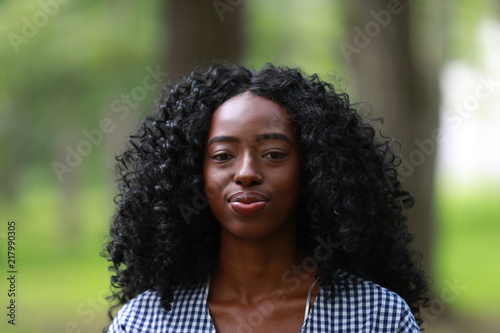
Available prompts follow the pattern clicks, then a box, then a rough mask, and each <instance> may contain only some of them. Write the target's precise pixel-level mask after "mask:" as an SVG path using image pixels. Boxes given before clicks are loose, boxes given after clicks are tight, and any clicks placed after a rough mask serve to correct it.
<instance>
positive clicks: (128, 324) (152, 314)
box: [108, 290, 167, 333]
mask: <svg viewBox="0 0 500 333" xmlns="http://www.w3.org/2000/svg"><path fill="white" fill-rule="evenodd" d="M166 315H167V313H166V311H165V310H164V309H163V308H162V307H161V305H160V296H159V295H158V294H157V293H156V292H154V291H151V290H147V291H145V292H143V293H142V294H140V295H138V296H136V297H134V298H132V299H131V300H130V301H128V302H127V303H126V304H125V305H123V307H122V308H121V309H120V311H118V313H117V314H116V317H115V318H114V320H113V323H112V324H111V326H110V328H109V331H108V333H117V332H132V331H133V332H136V331H137V332H143V331H144V332H147V328H148V327H149V326H150V325H151V324H152V321H153V320H161V319H162V318H164V317H165V316H166Z"/></svg>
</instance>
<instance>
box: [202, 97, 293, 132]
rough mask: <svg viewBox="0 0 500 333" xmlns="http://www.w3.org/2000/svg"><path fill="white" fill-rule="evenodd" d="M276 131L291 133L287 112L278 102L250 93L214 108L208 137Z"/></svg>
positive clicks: (291, 127) (291, 128)
mask: <svg viewBox="0 0 500 333" xmlns="http://www.w3.org/2000/svg"><path fill="white" fill-rule="evenodd" d="M252 131H257V132H259V133H266V132H270V133H271V132H278V133H285V134H288V135H292V136H293V132H294V130H293V124H292V121H291V120H290V119H289V114H288V112H287V111H286V110H285V109H284V108H283V107H282V106H281V105H280V104H278V103H276V102H274V101H271V100H268V99H266V98H264V97H260V96H255V95H252V94H250V93H243V94H240V95H237V96H235V97H233V98H231V99H229V100H227V101H226V102H224V103H223V104H222V105H221V106H219V107H218V108H217V110H215V112H214V114H213V116H212V121H211V124H210V131H209V136H213V135H220V134H222V133H224V134H226V135H227V134H229V133H232V134H238V133H239V134H240V135H242V134H245V133H247V134H248V132H252Z"/></svg>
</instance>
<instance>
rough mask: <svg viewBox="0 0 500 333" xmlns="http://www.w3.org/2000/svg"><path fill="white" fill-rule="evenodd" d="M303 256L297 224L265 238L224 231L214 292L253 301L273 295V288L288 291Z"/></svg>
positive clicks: (213, 278) (214, 275)
mask: <svg viewBox="0 0 500 333" xmlns="http://www.w3.org/2000/svg"><path fill="white" fill-rule="evenodd" d="M301 259H302V256H301V255H300V253H299V251H298V248H297V242H296V232H295V228H293V229H292V230H290V232H289V233H285V234H283V233H281V234H279V235H278V236H274V237H273V236H270V237H266V238H264V239H241V238H237V237H234V236H232V235H230V234H228V233H227V232H225V231H221V247H220V255H219V263H218V266H217V267H216V268H215V269H214V271H213V274H212V282H211V290H212V295H220V296H221V298H224V299H238V300H240V301H243V302H249V303H251V302H256V301H259V299H262V298H266V297H269V295H270V294H271V293H272V292H273V291H276V290H282V291H286V289H287V288H290V287H291V286H290V285H288V286H287V285H286V276H287V275H288V274H289V275H293V274H297V272H296V271H297V267H299V266H301V264H300V262H301ZM302 274H304V273H303V272H302Z"/></svg>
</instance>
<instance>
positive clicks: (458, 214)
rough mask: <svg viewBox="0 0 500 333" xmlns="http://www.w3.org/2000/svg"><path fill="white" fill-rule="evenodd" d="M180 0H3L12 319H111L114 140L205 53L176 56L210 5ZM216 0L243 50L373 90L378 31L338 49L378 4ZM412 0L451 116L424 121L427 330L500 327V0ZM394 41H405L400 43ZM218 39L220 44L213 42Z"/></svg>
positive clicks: (38, 327)
mask: <svg viewBox="0 0 500 333" xmlns="http://www.w3.org/2000/svg"><path fill="white" fill-rule="evenodd" d="M184 1H187V2H194V1H190V0H184ZM177 2H179V1H178V0H176V1H174V0H172V1H167V0H164V1H158V0H157V1H132V0H120V1H118V0H106V1H96V0H92V1H91V0H87V1H78V0H40V1H16V0H3V1H2V2H0V22H1V23H0V28H1V34H0V35H1V37H0V38H1V39H0V40H1V42H0V63H1V65H0V66H1V70H0V139H1V141H0V161H1V164H0V242H1V243H0V309H1V310H0V331H1V332H37V333H38V332H41V333H45V332H47V333H62V332H97V331H99V330H100V329H102V328H103V327H104V326H106V325H107V324H109V321H108V319H107V316H106V310H107V308H108V304H107V303H106V300H105V297H106V296H107V295H109V286H108V285H109V274H108V272H107V262H106V261H105V260H104V259H103V258H101V257H100V256H99V253H100V251H101V249H102V245H103V244H104V242H105V241H106V233H107V226H108V224H109V222H110V218H111V216H112V213H113V210H114V203H113V196H114V194H115V185H114V173H113V160H114V156H115V155H116V154H117V153H118V152H119V151H120V149H122V147H123V145H124V144H125V142H126V138H127V135H128V134H129V132H130V131H131V130H132V129H134V128H135V127H136V126H137V124H138V122H139V120H140V119H141V118H142V117H143V116H144V115H145V114H147V113H149V112H151V110H152V109H153V107H154V105H155V99H156V98H157V96H158V92H159V86H158V85H157V82H158V80H160V79H161V80H165V79H166V80H171V81H175V78H176V77H177V76H178V75H179V74H178V73H182V72H183V71H185V69H186V68H190V67H194V66H199V65H203V64H204V63H205V61H204V60H203V59H201V60H200V59H197V60H196V61H194V63H189V62H186V63H184V67H183V68H180V66H175V68H173V67H174V66H173V65H172V64H173V63H175V61H174V60H175V59H174V58H175V56H174V54H177V53H178V52H180V51H179V50H180V49H182V48H183V47H184V46H183V44H182V43H180V42H179V41H178V40H177V39H176V36H181V35H182V34H183V33H184V30H186V29H188V27H189V26H191V25H193V26H195V25H196V24H197V22H198V21H199V16H195V15H194V14H193V15H192V17H193V19H192V21H190V20H189V17H190V16H189V12H188V15H187V16H186V13H185V12H184V14H182V15H181V14H180V13H176V11H177V10H181V9H179V8H180V7H179V6H173V5H172V4H171V3H177ZM199 2H200V3H201V2H202V1H199ZM204 2H207V3H209V5H208V7H206V8H208V10H204V11H203V12H202V13H201V14H200V13H198V14H196V15H201V16H202V17H203V18H204V19H206V22H211V23H210V26H211V27H214V29H215V30H216V29H221V31H226V32H227V30H229V32H231V30H230V29H233V28H234V26H235V25H236V26H238V29H240V30H241V31H242V33H241V34H242V37H241V38H240V39H239V40H238V52H236V53H235V55H234V56H233V58H232V59H233V60H239V61H240V62H241V63H243V64H245V65H248V66H251V67H255V68H259V67H261V66H262V65H263V64H265V63H267V62H275V63H278V64H284V65H291V66H299V67H301V68H303V69H304V71H305V72H307V73H319V74H320V75H321V77H322V78H324V79H328V78H329V77H331V76H334V77H335V82H336V83H337V84H338V85H339V87H341V89H342V90H345V91H348V92H349V93H350V94H352V99H353V101H356V102H358V101H363V102H368V103H371V102H373V101H372V100H371V99H368V98H369V96H370V94H369V91H370V90H367V91H368V92H367V93H363V91H362V89H361V88H360V90H359V91H358V88H359V87H362V86H363V83H364V82H365V81H364V78H365V77H364V76H366V79H367V80H368V76H369V75H371V74H370V73H369V72H366V73H365V72H364V71H362V72H361V73H360V68H364V67H363V64H366V61H365V60H364V59H366V58H361V57H362V56H366V55H368V54H369V52H371V51H372V50H371V47H372V45H367V46H366V47H363V48H360V49H359V54H358V53H353V54H351V55H350V56H349V57H348V56H346V53H345V49H344V50H343V49H342V45H343V44H342V43H346V42H347V43H349V44H352V45H354V44H353V43H354V38H356V37H355V34H356V31H357V30H356V27H358V28H359V27H360V28H361V30H363V25H359V24H357V23H355V22H360V21H359V20H361V22H363V17H364V18H366V17H368V18H370V15H371V14H370V11H369V9H367V10H365V9H366V7H364V8H365V9H363V10H365V12H362V13H361V12H359V11H360V10H362V9H360V8H363V7H356V6H353V5H352V3H354V2H361V0H355V1H352V2H350V1H340V0H337V1H333V0H330V1H327V0H312V1H303V0H301V1H299V0H286V1H269V0H267V1H266V0H248V1H236V0H232V1H229V0H220V1H212V0H210V1H204ZM364 2H368V3H369V2H370V1H364ZM378 2H380V0H378ZM387 3H388V4H387V6H390V4H389V3H392V4H395V3H396V4H397V3H399V1H396V0H390V1H387ZM400 6H402V7H403V10H408V11H411V15H409V16H410V17H411V22H412V23H411V29H410V32H411V33H412V34H413V36H419V37H418V38H420V40H421V41H422V42H421V43H420V44H418V45H420V46H419V48H418V50H417V51H416V52H418V54H420V55H424V56H419V57H417V56H416V55H415V54H417V53H415V54H414V56H415V57H416V58H418V60H419V61H422V63H424V61H427V60H426V59H425V58H426V57H425V55H429V54H432V55H435V54H438V57H439V61H434V62H433V63H432V66H434V67H432V68H437V69H436V71H434V73H433V75H434V76H433V77H434V79H429V87H434V86H435V89H434V88H433V89H434V91H435V96H437V97H436V98H438V100H437V103H436V105H437V107H435V108H434V109H435V110H434V109H433V110H431V111H432V112H434V113H435V118H436V124H437V120H438V119H439V120H440V121H439V124H438V125H430V124H429V126H430V127H433V126H434V128H435V129H437V130H438V131H439V133H440V136H439V138H438V139H436V140H432V142H431V141H429V140H427V141H426V139H429V137H418V139H419V140H420V142H427V143H428V145H427V146H425V145H424V146H422V148H420V150H421V151H423V152H424V153H425V154H426V159H427V162H428V164H429V163H431V166H435V169H433V170H434V173H433V174H434V176H430V177H427V178H429V179H431V178H432V180H433V182H431V186H426V187H427V193H428V195H426V196H427V197H429V198H431V205H432V207H434V210H433V213H432V217H433V219H432V223H431V224H432V225H431V228H430V229H429V230H430V231H428V233H431V234H429V235H419V239H420V240H422V239H427V237H428V238H429V240H428V241H426V242H428V243H429V242H430V243H431V244H432V245H431V246H429V248H431V249H432V252H430V253H429V254H428V256H429V257H430V259H429V262H431V267H430V269H429V271H430V272H431V275H432V278H433V280H434V284H433V292H432V295H431V298H432V299H433V303H432V304H433V305H432V307H431V308H430V310H427V312H426V319H427V322H428V324H427V331H428V332H438V333H445V332H500V329H499V327H500V320H499V319H498V314H499V313H500V285H499V281H500V2H499V1H494V0H484V1H474V0H448V1H446V0H435V1H434V0H413V1H410V2H406V1H401V4H400ZM388 8H389V7H388ZM184 10H185V9H184ZM397 15H403V14H397ZM397 15H396V14H395V15H394V16H393V20H392V21H391V22H388V23H387V27H382V28H380V31H378V32H377V31H376V32H377V33H376V34H375V33H373V35H374V36H373V37H371V39H372V41H371V43H372V44H373V45H375V43H376V41H377V40H382V39H383V38H385V37H384V36H385V35H384V33H386V31H390V29H391V28H392V27H391V25H392V24H393V25H396V24H400V23H398V22H397V21H396V19H397V17H396V16H397ZM201 16H200V17H201ZM357 16H359V17H357ZM175 17H180V18H181V19H183V20H184V19H186V17H187V18H188V19H187V20H185V21H183V22H181V23H182V24H184V28H182V24H180V25H179V28H177V29H179V30H178V31H177V30H172V29H175V28H173V25H172V24H171V23H172V22H170V21H169V20H173V18H175ZM235 18H237V19H235ZM231 19H233V21H234V22H231ZM372 20H373V16H372ZM229 24H231V25H232V26H229ZM198 28H199V26H198ZM182 29H184V30H182ZM224 29H225V30H224ZM215 30H214V31H215ZM436 36H439V38H436ZM201 43H202V42H201V41H200V44H201ZM412 43H413V44H412V45H413V48H416V46H415V45H417V42H415V41H413V40H412ZM230 44H231V43H230ZM230 44H226V45H229V46H227V47H228V48H230V47H232V46H231V45H230ZM344 45H345V44H344ZM374 47H375V46H374ZM392 47H393V49H392V50H394V51H393V52H399V51H398V50H399V47H400V46H399V45H393V46H392ZM401 47H402V46H401ZM217 48H224V44H215V42H214V44H212V45H209V46H208V49H209V50H211V51H213V50H215V51H217ZM401 50H402V49H401ZM215 51H214V54H216V55H217V54H218V53H217V52H215ZM437 51H438V52H437ZM176 52H177V53H176ZM401 52H403V51H401ZM207 54H211V53H207ZM358 56H359V57H358ZM351 57H352V58H355V57H358V58H356V59H358V61H361V64H359V63H356V61H353V62H351V61H350V58H351ZM173 59H174V60H173ZM181 60H182V59H181ZM206 60H207V61H208V60H209V59H206ZM169 66H171V67H172V68H169ZM376 66H377V63H374V64H373V66H372V67H376ZM394 71H396V68H395V69H394ZM393 74H394V73H392V72H388V73H387V76H391V75H393ZM394 75H395V74H394ZM380 79H381V80H382V79H383V77H380ZM144 80H147V84H145V83H144V82H145V81H144ZM366 82H377V78H371V79H370V80H369V81H366ZM373 88H375V87H373ZM378 88H380V87H378ZM383 88H384V87H382V89H383ZM387 93H388V94H390V93H391V92H390V91H387ZM423 102H424V104H425V102H426V101H423ZM371 104H372V105H373V108H372V109H371V112H372V113H373V114H375V115H377V114H378V113H377V112H378V108H380V109H383V107H379V106H380V105H381V104H382V103H381V102H379V103H378V104H377V103H371ZM389 118H390V116H389ZM395 118H396V119H397V116H395ZM393 126H396V127H397V126H398V125H397V124H396V125H393ZM430 130H432V128H430ZM389 134H391V133H389ZM409 140H410V139H409ZM412 142H413V141H412ZM433 143H434V144H437V147H431V146H430V145H431V144H433ZM410 149H413V148H410ZM426 150H428V153H427V152H426ZM414 164H415V163H414ZM416 164H418V163H416ZM413 166H414V168H415V171H414V173H415V174H418V172H419V166H418V165H413ZM431 169H432V168H431ZM412 173H413V172H412ZM431 174H432V173H431ZM424 193H425V192H424ZM418 200H419V197H417V202H418ZM424 201H425V200H424ZM9 221H15V222H16V227H17V235H16V237H17V239H16V247H15V254H16V271H17V273H16V321H15V324H16V325H15V326H13V325H11V324H8V322H7V321H8V320H9V317H8V316H7V314H8V313H9V310H8V309H7V306H8V305H9V302H10V299H11V298H10V297H8V296H7V293H8V289H9V284H8V280H7V277H8V276H9V274H8V273H7V271H8V270H9V269H8V267H7V256H8V249H7V232H8V222H9ZM412 222H414V223H417V221H412Z"/></svg>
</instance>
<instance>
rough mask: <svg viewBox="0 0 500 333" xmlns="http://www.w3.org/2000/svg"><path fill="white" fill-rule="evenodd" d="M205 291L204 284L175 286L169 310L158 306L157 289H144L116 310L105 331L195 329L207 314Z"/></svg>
mask: <svg viewBox="0 0 500 333" xmlns="http://www.w3.org/2000/svg"><path fill="white" fill-rule="evenodd" d="M205 290H206V288H205V286H204V284H199V285H195V286H181V287H177V288H175V289H174V300H173V302H172V309H171V310H170V311H166V310H165V309H164V308H163V307H162V306H161V303H160V300H161V298H160V295H159V294H158V293H157V292H155V291H151V290H147V291H145V292H143V293H142V294H140V295H138V296H136V297H134V298H133V299H131V300H130V301H129V302H127V303H126V304H125V305H124V306H123V307H122V308H121V309H120V311H118V313H117V315H116V317H115V318H114V320H113V323H112V324H111V326H110V329H109V331H108V333H118V332H120V333H122V332H134V333H141V332H144V333H145V332H177V331H182V330H183V329H188V330H189V329H191V328H193V327H196V328H198V327H199V326H200V323H202V324H201V326H203V325H204V324H205V322H206V315H207V313H205V312H206V311H205V309H206V306H205ZM186 316H189V318H186ZM188 319H189V320H188ZM208 322H209V321H208Z"/></svg>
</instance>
